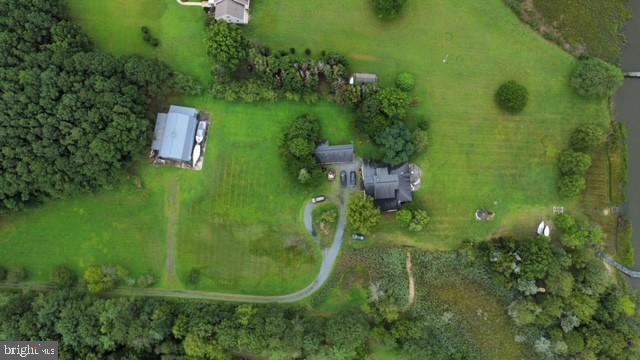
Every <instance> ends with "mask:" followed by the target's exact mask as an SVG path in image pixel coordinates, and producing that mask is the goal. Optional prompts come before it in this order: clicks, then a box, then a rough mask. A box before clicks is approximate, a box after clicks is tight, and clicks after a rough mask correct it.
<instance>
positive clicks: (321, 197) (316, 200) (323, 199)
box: [311, 195, 327, 204]
mask: <svg viewBox="0 0 640 360" xmlns="http://www.w3.org/2000/svg"><path fill="white" fill-rule="evenodd" d="M325 200H327V197H326V196H324V195H320V196H316V197H314V198H313V199H311V202H312V203H314V204H317V203H321V202H323V201H325Z"/></svg>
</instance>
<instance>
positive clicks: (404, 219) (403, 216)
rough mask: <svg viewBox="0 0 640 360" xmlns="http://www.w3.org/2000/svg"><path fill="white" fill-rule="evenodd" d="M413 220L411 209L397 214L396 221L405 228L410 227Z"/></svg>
mask: <svg viewBox="0 0 640 360" xmlns="http://www.w3.org/2000/svg"><path fill="white" fill-rule="evenodd" d="M412 219H413V214H412V213H411V210H409V209H402V210H400V211H398V212H397V213H396V220H397V221H398V222H400V223H401V224H403V225H405V226H409V224H410V223H411V220H412Z"/></svg>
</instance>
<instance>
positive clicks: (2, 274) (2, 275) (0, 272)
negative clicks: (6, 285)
mask: <svg viewBox="0 0 640 360" xmlns="http://www.w3.org/2000/svg"><path fill="white" fill-rule="evenodd" d="M6 279H7V268H5V267H4V266H0V281H5V280H6Z"/></svg>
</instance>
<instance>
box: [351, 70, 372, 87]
mask: <svg viewBox="0 0 640 360" xmlns="http://www.w3.org/2000/svg"><path fill="white" fill-rule="evenodd" d="M377 82H378V75H376V74H365V73H355V74H353V75H352V76H351V78H350V79H349V84H351V85H358V84H375V83H377Z"/></svg>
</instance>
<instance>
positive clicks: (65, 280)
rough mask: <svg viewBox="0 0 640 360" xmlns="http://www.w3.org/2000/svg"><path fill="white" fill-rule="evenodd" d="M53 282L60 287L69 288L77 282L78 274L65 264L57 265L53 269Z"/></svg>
mask: <svg viewBox="0 0 640 360" xmlns="http://www.w3.org/2000/svg"><path fill="white" fill-rule="evenodd" d="M50 280H51V283H52V284H53V285H55V286H56V287H58V288H68V287H71V286H73V284H75V282H76V274H75V273H74V272H73V271H72V270H71V269H69V268H68V267H66V266H64V265H59V266H56V267H55V268H54V269H53V271H51V279H50Z"/></svg>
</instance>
